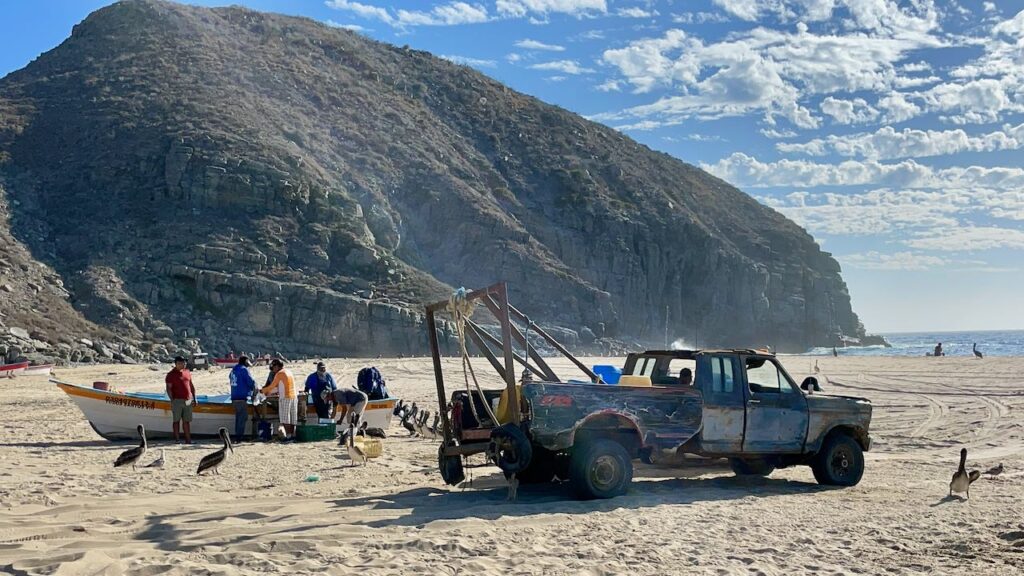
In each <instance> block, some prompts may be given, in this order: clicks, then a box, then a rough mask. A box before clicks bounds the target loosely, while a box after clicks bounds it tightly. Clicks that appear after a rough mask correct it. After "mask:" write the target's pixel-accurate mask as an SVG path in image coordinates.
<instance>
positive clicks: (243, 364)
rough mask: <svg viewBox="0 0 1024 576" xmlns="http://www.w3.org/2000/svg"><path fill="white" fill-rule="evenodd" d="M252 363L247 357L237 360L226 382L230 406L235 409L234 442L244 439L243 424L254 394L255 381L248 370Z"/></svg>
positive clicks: (246, 418) (247, 417)
mask: <svg viewBox="0 0 1024 576" xmlns="http://www.w3.org/2000/svg"><path fill="white" fill-rule="evenodd" d="M251 366H252V362H251V361H250V360H249V357H248V356H244V355H243V356H241V357H239V358H238V364H235V367H234V368H232V369H231V374H230V375H229V376H228V381H229V382H230V383H231V405H232V406H234V408H235V442H236V443H238V442H241V441H242V440H243V439H244V437H245V423H246V421H247V420H248V419H249V408H248V404H249V398H250V397H252V396H253V395H254V394H255V393H256V381H255V380H253V378H252V373H251V372H249V368H250V367H251Z"/></svg>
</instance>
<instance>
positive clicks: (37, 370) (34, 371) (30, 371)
mask: <svg viewBox="0 0 1024 576" xmlns="http://www.w3.org/2000/svg"><path fill="white" fill-rule="evenodd" d="M50 372H53V364H41V365H39V366H29V367H28V368H25V369H24V370H22V371H21V373H20V374H19V376H49V375H50Z"/></svg>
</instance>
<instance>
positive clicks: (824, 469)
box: [811, 434, 864, 486]
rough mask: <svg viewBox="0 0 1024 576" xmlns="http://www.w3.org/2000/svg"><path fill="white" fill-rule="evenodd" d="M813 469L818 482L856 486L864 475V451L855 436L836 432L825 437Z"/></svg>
mask: <svg viewBox="0 0 1024 576" xmlns="http://www.w3.org/2000/svg"><path fill="white" fill-rule="evenodd" d="M811 470H813V471H814V479H815V480H817V481H818V484H825V485H828V486H856V485H857V483H858V482H860V479H861V477H862V476H863V475H864V452H863V451H862V450H861V449H860V445H859V444H857V442H856V441H855V440H854V439H853V438H850V437H849V436H847V435H846V434H834V435H832V436H829V437H828V438H827V439H825V443H824V444H823V445H822V447H821V451H820V452H818V455H817V456H815V458H814V461H813V462H812V463H811Z"/></svg>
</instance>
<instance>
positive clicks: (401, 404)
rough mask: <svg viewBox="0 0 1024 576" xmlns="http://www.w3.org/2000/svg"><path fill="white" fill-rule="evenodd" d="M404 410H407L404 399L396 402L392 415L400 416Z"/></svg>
mask: <svg viewBox="0 0 1024 576" xmlns="http://www.w3.org/2000/svg"><path fill="white" fill-rule="evenodd" d="M404 411H405V401H404V400H399V401H398V403H397V404H395V409H394V410H392V411H391V415H392V416H398V415H400V414H402V413H403V412H404Z"/></svg>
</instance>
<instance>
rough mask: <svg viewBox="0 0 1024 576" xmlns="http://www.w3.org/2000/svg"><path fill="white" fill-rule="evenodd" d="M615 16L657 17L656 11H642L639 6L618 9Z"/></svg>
mask: <svg viewBox="0 0 1024 576" xmlns="http://www.w3.org/2000/svg"><path fill="white" fill-rule="evenodd" d="M615 15H616V16H621V17H623V18H654V17H655V16H657V15H658V11H657V10H644V9H643V8H640V7H639V6H633V7H632V8H619V9H618V10H617V11H616V12H615Z"/></svg>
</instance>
